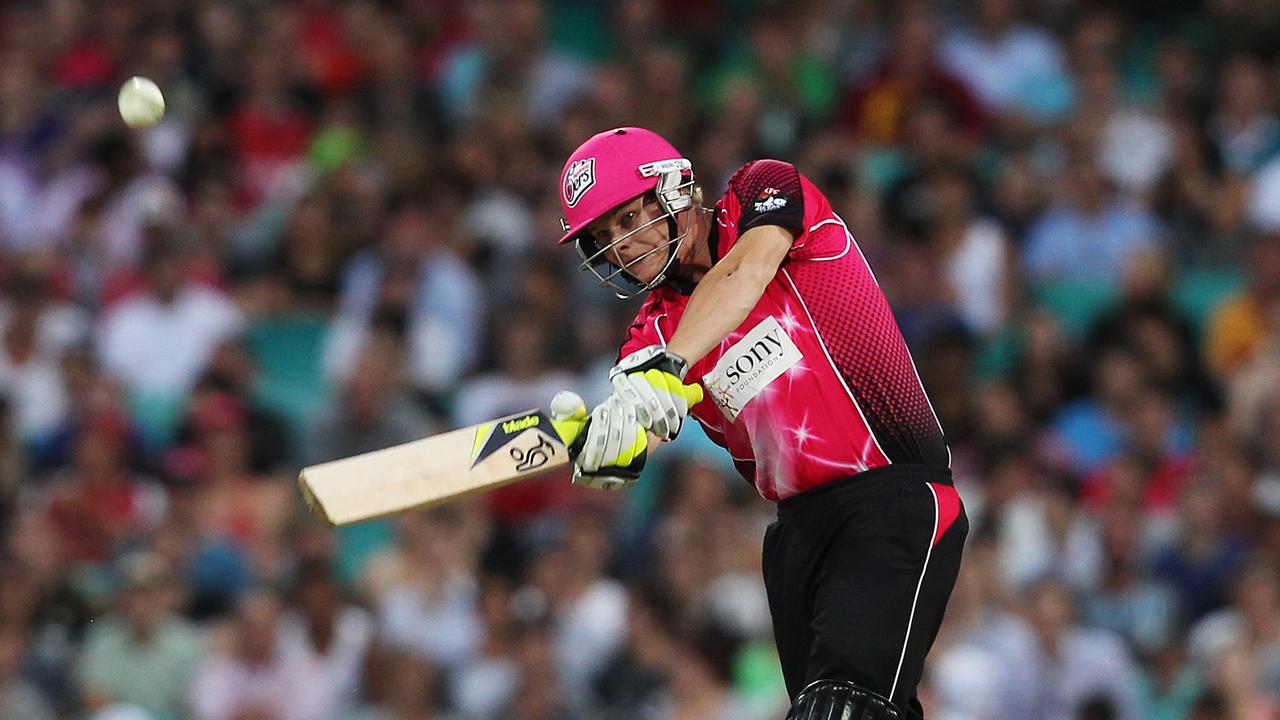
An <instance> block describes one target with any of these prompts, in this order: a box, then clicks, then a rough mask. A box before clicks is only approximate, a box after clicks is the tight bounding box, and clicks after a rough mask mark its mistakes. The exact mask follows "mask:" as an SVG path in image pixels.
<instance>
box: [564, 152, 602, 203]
mask: <svg viewBox="0 0 1280 720" xmlns="http://www.w3.org/2000/svg"><path fill="white" fill-rule="evenodd" d="M595 184H596V159H595V158H593V157H590V158H583V159H581V160H577V161H575V162H574V163H573V164H572V165H570V166H569V172H567V173H565V174H564V204H565V205H568V206H569V207H573V206H574V205H577V204H578V201H579V200H581V199H582V196H583V195H586V194H587V191H588V190H590V189H591V186H592V185H595Z"/></svg>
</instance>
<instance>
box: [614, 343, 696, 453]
mask: <svg viewBox="0 0 1280 720" xmlns="http://www.w3.org/2000/svg"><path fill="white" fill-rule="evenodd" d="M688 371H689V364H688V363H687V362H685V360H684V358H682V357H680V356H679V355H676V354H674V353H670V352H667V350H666V348H664V347H663V346H661V345H650V346H649V347H647V348H643V349H641V350H637V351H636V352H633V353H631V354H630V355H628V356H626V357H624V358H622V360H621V361H619V362H618V364H617V365H615V366H613V369H612V370H610V371H609V382H610V383H612V384H613V396H614V397H616V398H618V399H619V400H621V401H622V402H623V403H624V404H626V405H628V406H630V407H631V408H632V409H633V410H634V412H635V415H636V418H637V420H639V422H640V425H641V426H642V427H644V428H645V429H646V430H648V431H650V432H652V433H653V434H654V435H657V436H658V437H660V438H662V439H663V440H670V439H672V438H674V437H675V436H676V434H677V433H679V432H680V425H681V423H683V422H684V418H685V416H686V415H688V414H689V408H691V407H693V406H694V405H697V404H698V403H700V402H702V386H700V385H697V384H690V385H685V384H684V376H685V373H687V372H688Z"/></svg>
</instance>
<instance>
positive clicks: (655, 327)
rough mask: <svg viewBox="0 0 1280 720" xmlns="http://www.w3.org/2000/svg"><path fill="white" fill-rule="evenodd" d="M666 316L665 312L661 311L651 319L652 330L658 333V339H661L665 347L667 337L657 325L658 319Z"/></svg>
mask: <svg viewBox="0 0 1280 720" xmlns="http://www.w3.org/2000/svg"><path fill="white" fill-rule="evenodd" d="M666 316H667V314H666V313H662V314H661V315H658V316H657V317H655V318H654V319H653V331H654V332H656V333H658V339H659V340H661V341H662V346H663V347H666V345H667V338H666V336H664V335H663V334H662V327H661V326H660V325H658V321H659V320H661V319H662V318H664V317H666Z"/></svg>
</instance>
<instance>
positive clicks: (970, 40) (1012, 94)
mask: <svg viewBox="0 0 1280 720" xmlns="http://www.w3.org/2000/svg"><path fill="white" fill-rule="evenodd" d="M1018 6H1019V3H1018V2H1017V1H1016V0H983V1H982V2H979V3H976V7H975V9H974V15H975V18H974V22H973V24H972V27H964V28H960V29H956V30H952V31H951V32H949V33H947V34H946V36H945V37H944V38H943V41H942V43H941V47H940V49H939V53H938V54H939V57H940V60H941V63H942V64H943V66H944V67H946V68H947V69H948V70H949V71H950V72H952V73H954V74H955V75H956V76H957V77H959V78H961V79H962V80H963V81H964V82H965V84H966V85H968V87H969V90H970V92H972V93H973V94H974V96H975V97H977V98H978V99H979V100H981V101H982V103H983V104H984V105H985V106H986V108H987V109H988V110H989V111H993V112H1001V113H1008V114H1017V113H1019V112H1023V113H1029V114H1032V115H1035V116H1041V117H1042V116H1045V115H1050V113H1051V112H1052V110H1053V107H1052V105H1051V104H1052V102H1053V100H1054V98H1053V97H1052V96H1047V97H1046V96H1045V95H1044V94H1045V93H1052V92H1053V91H1054V89H1055V88H1057V89H1059V92H1061V86H1062V85H1063V84H1064V82H1065V81H1066V79H1067V78H1066V75H1065V68H1064V67H1063V65H1064V62H1063V48H1062V44H1061V42H1060V41H1059V40H1058V39H1057V38H1055V37H1054V36H1053V35H1052V34H1050V33H1048V32H1046V31H1045V30H1043V29H1041V28H1038V27H1036V26H1035V25H1032V24H1030V23H1027V22H1025V21H1024V20H1023V19H1022V18H1020V17H1019V16H1018V10H1019V8H1018ZM1050 116H1051V115H1050Z"/></svg>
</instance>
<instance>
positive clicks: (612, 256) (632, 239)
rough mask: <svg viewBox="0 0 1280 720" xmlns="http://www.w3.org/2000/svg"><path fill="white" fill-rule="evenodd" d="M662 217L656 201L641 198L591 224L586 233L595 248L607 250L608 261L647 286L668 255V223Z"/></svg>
mask: <svg viewBox="0 0 1280 720" xmlns="http://www.w3.org/2000/svg"><path fill="white" fill-rule="evenodd" d="M662 218H663V212H662V208H661V206H659V205H658V201H657V200H656V199H654V198H652V197H648V196H643V197H638V198H635V199H634V200H632V201H631V202H628V203H626V204H625V205H622V206H621V207H619V208H617V209H615V210H614V211H613V212H611V213H609V214H608V215H606V216H604V217H603V218H601V219H599V220H597V221H596V222H594V223H592V224H591V225H590V226H588V227H587V231H588V232H590V233H591V237H592V238H594V239H595V241H596V244H597V246H598V247H601V248H609V250H608V251H607V252H606V253H605V254H606V256H607V257H608V259H609V262H611V263H613V264H614V265H617V266H618V267H621V268H626V270H627V272H628V273H630V274H631V275H632V277H634V278H636V279H637V280H639V281H640V282H641V283H647V282H650V281H651V280H653V279H654V278H656V277H657V276H658V273H660V272H662V268H663V267H665V266H666V264H667V257H668V254H669V253H670V252H671V250H670V248H668V247H667V241H668V239H669V236H668V227H667V223H666V222H663V221H662ZM614 243H617V244H614ZM611 245H612V247H610V246H611Z"/></svg>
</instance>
